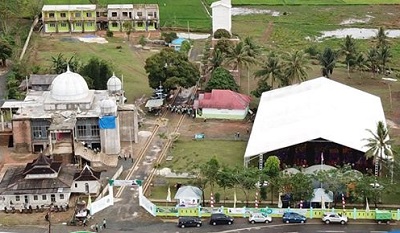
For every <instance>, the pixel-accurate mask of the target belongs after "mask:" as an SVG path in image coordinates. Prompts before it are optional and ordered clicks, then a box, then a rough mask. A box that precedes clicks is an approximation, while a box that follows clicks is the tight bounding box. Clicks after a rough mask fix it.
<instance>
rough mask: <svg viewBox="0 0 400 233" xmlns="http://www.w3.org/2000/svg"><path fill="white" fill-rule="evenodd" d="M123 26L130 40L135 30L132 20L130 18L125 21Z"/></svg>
mask: <svg viewBox="0 0 400 233" xmlns="http://www.w3.org/2000/svg"><path fill="white" fill-rule="evenodd" d="M122 27H123V28H124V31H125V33H126V36H127V37H128V41H129V40H130V37H131V33H132V31H133V25H132V21H130V20H128V21H125V22H124V24H122Z"/></svg>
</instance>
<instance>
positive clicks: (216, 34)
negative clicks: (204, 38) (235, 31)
mask: <svg viewBox="0 0 400 233" xmlns="http://www.w3.org/2000/svg"><path fill="white" fill-rule="evenodd" d="M231 37H232V35H231V33H230V32H228V31H227V30H225V29H218V30H216V31H215V32H214V38H215V39H221V38H228V39H230V38H231Z"/></svg>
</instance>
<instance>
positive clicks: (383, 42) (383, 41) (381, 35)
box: [376, 27, 389, 48]
mask: <svg viewBox="0 0 400 233" xmlns="http://www.w3.org/2000/svg"><path fill="white" fill-rule="evenodd" d="M376 39H377V40H378V44H377V45H376V47H377V48H380V47H386V46H388V45H389V42H388V37H387V35H386V32H385V29H384V28H383V27H380V28H379V29H378V33H377V34H376Z"/></svg>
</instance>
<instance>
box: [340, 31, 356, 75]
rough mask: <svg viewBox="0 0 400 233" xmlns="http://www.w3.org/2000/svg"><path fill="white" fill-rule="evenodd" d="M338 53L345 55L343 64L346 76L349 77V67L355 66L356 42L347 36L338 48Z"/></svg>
mask: <svg viewBox="0 0 400 233" xmlns="http://www.w3.org/2000/svg"><path fill="white" fill-rule="evenodd" d="M340 47H341V48H340V52H341V53H342V54H344V55H345V63H346V65H347V75H348V77H350V67H353V66H354V65H355V59H356V54H357V51H356V42H355V40H354V39H353V38H352V37H351V36H349V35H347V36H346V38H345V39H344V43H343V44H342V45H341V46H340Z"/></svg>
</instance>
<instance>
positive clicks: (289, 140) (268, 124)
mask: <svg viewBox="0 0 400 233" xmlns="http://www.w3.org/2000/svg"><path fill="white" fill-rule="evenodd" d="M378 121H383V122H384V123H386V120H385V115H384V112H383V108H382V103H381V99H380V98H379V97H378V96H374V95H372V94H369V93H366V92H364V91H361V90H358V89H355V88H352V87H349V86H346V85H344V84H341V83H339V82H336V81H333V80H331V79H327V78H325V77H320V78H316V79H312V80H309V81H305V82H302V83H300V84H295V85H291V86H287V87H283V88H279V89H275V90H272V91H267V92H264V93H263V94H262V96H261V99H260V104H259V107H258V110H257V115H256V118H255V121H254V124H253V129H252V132H251V135H250V138H249V141H248V144H247V148H246V152H245V155H244V160H245V164H246V165H247V164H248V162H249V161H250V160H251V159H252V157H254V156H258V155H260V154H264V153H268V152H271V151H275V150H278V149H282V148H285V147H289V146H293V145H296V144H299V143H304V142H307V141H310V140H314V139H318V138H323V139H325V140H328V141H331V142H334V143H337V144H340V145H343V146H346V147H349V148H352V149H355V150H358V151H361V152H365V151H366V150H367V149H368V148H366V147H365V145H366V141H365V140H364V139H366V138H370V137H371V134H370V132H368V131H367V129H370V130H372V131H375V130H376V126H377V123H378Z"/></svg>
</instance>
